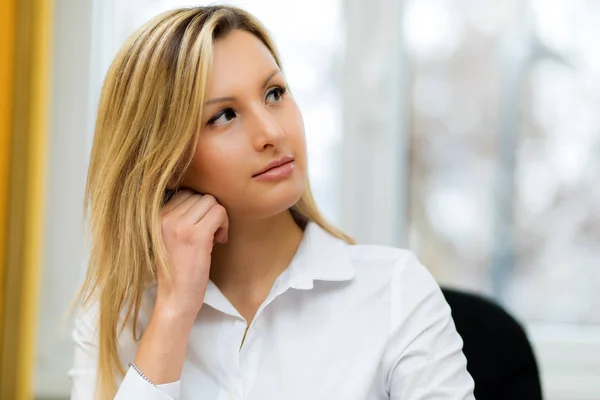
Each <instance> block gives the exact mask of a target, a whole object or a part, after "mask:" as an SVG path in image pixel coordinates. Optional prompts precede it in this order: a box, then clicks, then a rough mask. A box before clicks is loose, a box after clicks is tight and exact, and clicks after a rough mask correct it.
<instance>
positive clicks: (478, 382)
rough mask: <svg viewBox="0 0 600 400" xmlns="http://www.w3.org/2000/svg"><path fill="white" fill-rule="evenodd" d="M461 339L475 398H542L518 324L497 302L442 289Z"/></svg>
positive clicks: (529, 346) (509, 399)
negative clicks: (473, 382)
mask: <svg viewBox="0 0 600 400" xmlns="http://www.w3.org/2000/svg"><path fill="white" fill-rule="evenodd" d="M442 292H443V293H444V296H445V297H446V301H447V302H448V304H449V305H450V308H451V309H452V317H453V318H454V323H455V324H456V330H457V331H458V333H459V334H460V336H461V337H462V339H463V342H464V347H463V351H464V353H465V357H466V358H467V370H468V371H469V373H470V374H471V376H472V377H473V380H474V381H475V398H476V399H477V400H521V399H523V400H541V399H542V389H541V385H540V378H539V372H538V367H537V363H536V360H535V356H534V354H533V349H532V348H531V344H530V343H529V340H528V339H527V336H526V335H525V331H524V330H523V328H522V327H521V325H520V324H519V323H518V322H517V321H516V320H515V319H514V318H513V317H511V316H510V315H508V314H507V313H506V311H504V310H503V309H502V308H500V307H499V306H498V305H497V304H495V303H493V302H492V301H490V300H487V299H484V298H482V297H480V296H477V295H474V294H468V293H465V292H459V291H456V290H451V289H447V288H442Z"/></svg>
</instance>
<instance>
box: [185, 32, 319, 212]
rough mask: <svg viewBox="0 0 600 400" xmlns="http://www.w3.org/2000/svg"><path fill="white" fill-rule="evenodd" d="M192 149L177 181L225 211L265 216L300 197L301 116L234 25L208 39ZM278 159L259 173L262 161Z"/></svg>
mask: <svg viewBox="0 0 600 400" xmlns="http://www.w3.org/2000/svg"><path fill="white" fill-rule="evenodd" d="M213 57H214V58H213V65H212V70H211V71H212V72H211V74H210V76H209V82H208V96H207V97H206V102H205V105H204V112H203V115H202V122H201V123H202V126H201V130H200V135H199V138H198V143H197V147H196V153H195V154H194V158H193V161H192V164H191V165H190V168H188V170H187V171H186V174H185V177H184V180H183V183H182V186H185V187H188V188H191V189H193V190H195V191H197V192H200V193H206V194H211V195H213V196H215V198H216V199H217V200H218V201H219V203H221V205H223V206H224V207H225V209H226V210H227V212H228V214H229V217H230V218H244V219H247V218H251V219H255V218H266V217H270V216H273V215H276V214H279V213H281V212H283V211H285V210H287V209H288V208H290V207H291V206H293V205H294V204H296V202H297V201H298V200H299V199H300V197H301V195H302V192H303V191H304V186H305V183H306V176H307V172H306V144H305V139H304V123H303V121H302V115H301V114H300V110H299V109H298V106H297V105H296V102H295V101H294V99H293V98H292V96H291V95H290V94H289V92H288V91H286V88H287V83H286V81H285V78H284V76H283V75H282V73H281V72H280V70H279V68H278V67H277V64H276V62H275V59H274V58H273V56H272V55H271V53H270V52H269V50H268V49H267V47H266V46H265V45H264V44H263V43H262V42H261V41H260V40H259V39H258V38H256V37H255V36H254V35H252V34H250V33H248V32H245V31H241V30H234V31H233V32H231V33H230V34H229V35H227V36H226V37H225V38H223V39H220V40H218V41H217V42H216V43H215V44H214V56H213ZM272 163H274V165H279V164H282V163H283V165H282V166H280V167H278V168H274V169H271V170H269V171H267V172H265V173H262V174H261V172H263V171H265V170H266V169H268V168H269V166H270V165H272Z"/></svg>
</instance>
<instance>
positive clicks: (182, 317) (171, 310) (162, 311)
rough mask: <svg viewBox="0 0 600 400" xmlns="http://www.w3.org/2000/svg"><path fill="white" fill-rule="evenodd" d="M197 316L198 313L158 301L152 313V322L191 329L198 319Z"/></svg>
mask: <svg viewBox="0 0 600 400" xmlns="http://www.w3.org/2000/svg"><path fill="white" fill-rule="evenodd" d="M196 315H197V312H194V311H190V310H186V309H185V308H182V307H178V306H173V305H171V304H168V303H163V302H160V301H157V302H156V304H155V306H154V310H153V312H152V317H151V320H155V321H156V322H158V323H160V324H161V325H163V324H164V325H167V326H177V327H180V328H184V327H189V328H191V326H192V325H193V324H194V321H195V319H196Z"/></svg>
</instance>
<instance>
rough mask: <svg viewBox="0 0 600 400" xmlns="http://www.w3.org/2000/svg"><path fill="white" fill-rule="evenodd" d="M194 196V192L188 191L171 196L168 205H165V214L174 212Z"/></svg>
mask: <svg viewBox="0 0 600 400" xmlns="http://www.w3.org/2000/svg"><path fill="white" fill-rule="evenodd" d="M193 194H194V192H192V191H191V190H188V189H184V190H180V191H177V192H176V193H175V194H174V195H173V196H171V198H170V199H169V201H168V202H167V204H165V206H164V207H163V214H166V213H168V212H171V211H173V210H174V209H175V208H177V206H178V205H179V204H181V203H182V202H183V201H185V200H186V199H188V198H189V197H191V196H192V195H193Z"/></svg>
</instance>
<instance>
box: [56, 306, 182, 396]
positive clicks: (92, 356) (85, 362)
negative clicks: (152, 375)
mask: <svg viewBox="0 0 600 400" xmlns="http://www.w3.org/2000/svg"><path fill="white" fill-rule="evenodd" d="M96 321H97V308H94V307H91V308H89V309H88V310H86V311H80V312H79V313H78V315H77V317H76V318H75V327H74V329H73V334H72V337H73V341H74V342H75V358H74V363H73V367H72V368H71V369H70V370H69V373H68V375H69V378H70V379H71V382H72V384H71V400H93V399H94V392H95V387H96V374H97V371H98V367H97V363H98V345H97V343H98V341H97V330H96V329H95V327H96V325H97V324H96ZM127 345H133V344H132V343H127ZM126 352H127V353H130V352H129V351H126ZM131 353H132V354H135V349H132V352H131ZM179 392H180V381H177V382H172V383H167V384H164V385H157V386H154V385H152V384H151V383H149V382H147V381H146V380H145V379H144V378H142V377H141V376H140V375H139V374H138V373H137V372H136V371H135V370H134V369H133V368H131V367H130V368H129V369H128V370H127V373H126V374H125V377H124V378H123V381H122V382H121V384H120V386H119V389H118V391H117V394H116V396H115V400H138V399H146V400H177V399H178V398H179Z"/></svg>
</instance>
